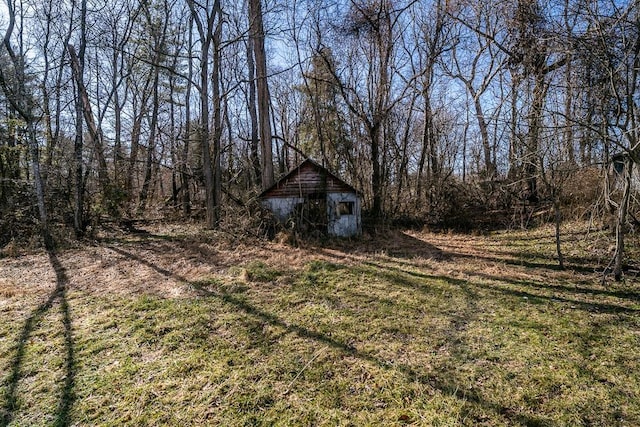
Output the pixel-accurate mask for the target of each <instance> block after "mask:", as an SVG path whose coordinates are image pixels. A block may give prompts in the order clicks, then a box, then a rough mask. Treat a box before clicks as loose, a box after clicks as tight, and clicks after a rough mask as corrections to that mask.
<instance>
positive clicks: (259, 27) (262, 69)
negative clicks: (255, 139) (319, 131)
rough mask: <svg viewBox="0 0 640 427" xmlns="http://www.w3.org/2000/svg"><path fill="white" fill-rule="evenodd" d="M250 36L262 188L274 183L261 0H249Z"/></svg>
mask: <svg viewBox="0 0 640 427" xmlns="http://www.w3.org/2000/svg"><path fill="white" fill-rule="evenodd" d="M249 20H250V22H249V36H250V38H251V41H252V42H253V52H254V54H255V60H256V77H257V78H256V83H257V84H256V86H257V95H258V118H259V123H260V145H261V149H262V188H269V187H271V186H272V185H273V181H274V175H273V151H272V141H271V119H270V118H269V103H270V101H269V85H268V82H267V57H266V54H265V49H264V38H265V36H264V26H263V23H262V4H261V0H249Z"/></svg>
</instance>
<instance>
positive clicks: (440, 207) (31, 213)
mask: <svg viewBox="0 0 640 427" xmlns="http://www.w3.org/2000/svg"><path fill="white" fill-rule="evenodd" d="M0 11H1V14H0V31H2V34H3V44H2V47H1V49H0V64H1V66H0V89H1V90H0V246H2V245H5V244H7V243H8V242H10V241H11V240H12V239H21V238H23V237H24V234H25V233H27V231H25V230H34V229H37V230H41V231H42V232H43V236H44V237H45V241H47V244H51V243H52V242H49V241H48V240H49V239H51V235H52V234H51V232H52V230H53V231H54V233H53V234H54V235H55V232H57V233H60V232H61V231H60V230H73V232H74V233H75V235H76V236H77V237H82V236H83V235H86V233H87V232H88V231H89V230H90V229H91V228H92V227H93V225H94V224H96V223H99V222H101V221H105V220H114V219H115V220H122V219H134V218H171V219H181V218H185V219H186V218H195V219H197V218H201V219H203V220H204V223H205V226H206V227H208V228H216V227H220V226H221V224H224V223H225V221H231V220H232V219H233V218H237V217H238V216H239V215H246V216H251V215H257V216H259V211H258V210H257V209H256V208H255V205H256V203H255V200H256V196H257V195H258V194H259V193H260V191H261V189H263V188H266V187H268V186H269V185H271V184H272V183H273V182H274V180H276V179H277V178H278V177H279V176H281V175H282V174H284V173H285V172H286V171H288V170H289V169H290V168H292V167H294V166H296V165H297V164H298V163H299V162H301V161H302V160H303V159H304V158H306V157H311V158H313V159H315V160H316V161H318V162H319V163H322V164H324V165H325V166H326V167H327V168H329V169H330V170H332V171H333V172H335V173H336V174H338V175H340V176H341V177H343V178H344V179H345V180H346V181H348V182H350V183H352V184H353V185H354V186H355V187H356V188H358V189H359V190H361V191H362V193H363V196H364V206H365V209H366V211H367V212H368V216H369V218H371V219H372V220H373V219H376V220H381V219H382V220H385V221H407V222H408V221H411V222H414V223H421V224H431V225H434V226H442V227H451V228H456V227H461V228H466V229H473V228H485V227H494V226H518V227H520V226H527V225H530V224H532V223H534V222H535V221H545V220H547V221H553V220H555V221H556V222H557V223H558V224H559V223H560V221H561V220H562V218H568V217H572V218H582V219H594V218H595V219H596V220H597V221H598V222H599V223H601V224H606V225H607V226H609V227H611V230H612V231H615V237H612V242H613V241H614V239H615V242H616V248H617V249H616V251H615V255H614V256H613V258H614V260H613V261H614V262H613V263H612V266H613V268H614V270H615V273H616V276H617V277H620V275H621V274H622V266H623V264H624V250H623V248H624V236H625V233H629V232H632V231H633V227H637V226H638V224H639V222H638V218H639V216H640V214H639V212H640V205H639V203H638V200H637V194H638V186H639V180H638V178H637V172H636V170H637V169H638V163H640V142H639V139H638V137H639V133H640V127H639V126H640V3H639V2H637V1H635V0H631V1H618V0H589V1H584V0H518V1H511V0H509V1H507V0H487V1H484V0H483V1H478V0H429V1H422V0H420V1H415V0H413V1H410V0H405V1H400V0H350V1H342V0H330V1H308V0H267V1H264V0H248V1H240V2H232V1H226V0H202V1H195V0H109V1H106V0H62V1H60V0H55V1H54V0H6V5H5V6H4V7H3V9H0ZM634 168H635V170H634Z"/></svg>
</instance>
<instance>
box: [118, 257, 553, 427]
mask: <svg viewBox="0 0 640 427" xmlns="http://www.w3.org/2000/svg"><path fill="white" fill-rule="evenodd" d="M108 248H109V249H111V250H112V251H114V252H116V253H118V254H120V255H122V256H124V257H127V258H129V259H131V260H135V261H137V262H139V263H140V264H142V265H144V266H147V267H150V268H152V269H154V270H155V271H157V272H158V273H160V274H162V275H164V276H166V277H171V278H173V279H176V280H179V281H182V282H185V283H188V284H189V285H190V286H191V287H192V288H193V289H194V290H195V291H196V292H197V293H198V294H199V295H200V296H201V297H206V298H211V299H216V300H219V301H221V302H223V303H224V304H226V305H227V306H229V307H230V308H231V309H233V310H236V311H240V312H242V313H244V314H245V315H247V316H250V317H252V318H254V319H256V320H258V321H259V322H262V323H265V324H268V325H271V326H275V327H278V328H281V329H282V330H284V331H287V333H293V334H295V335H297V336H298V337H300V338H304V339H309V340H313V341H315V342H317V343H320V344H323V345H327V346H329V347H331V348H334V349H336V350H338V351H340V352H342V353H343V354H345V355H349V356H352V357H355V358H358V359H360V360H363V361H366V362H369V363H372V364H375V365H377V366H379V367H380V368H382V369H385V370H395V371H397V372H399V373H401V374H402V375H404V376H405V378H406V379H407V381H408V382H418V383H421V384H424V385H428V386H430V387H433V388H434V389H436V390H439V391H440V392H442V393H443V394H445V395H449V396H453V397H455V398H457V399H460V400H461V401H463V402H466V403H468V404H471V405H475V406H478V407H480V408H482V410H484V411H489V412H493V413H494V414H496V416H498V417H504V418H505V419H506V420H507V422H509V423H512V424H516V423H517V424H524V425H530V426H536V425H545V423H546V420H545V419H544V418H543V417H536V416H530V415H527V414H522V413H519V412H518V411H517V410H516V409H513V408H508V407H504V406H502V405H499V404H497V403H494V402H491V401H488V400H486V399H485V398H484V397H483V396H481V395H480V394H479V393H477V392H476V391H474V390H468V389H465V388H464V387H462V386H460V385H459V384H457V383H456V382H455V381H454V380H452V379H451V378H448V377H445V375H442V376H439V375H436V374H433V373H428V372H426V371H425V370H424V369H422V368H421V367H414V366H411V365H408V364H404V363H396V362H394V361H391V362H390V361H387V360H384V359H382V358H380V357H378V356H377V355H375V354H374V353H373V352H370V351H366V350H361V349H358V348H357V347H356V346H355V345H353V344H350V343H349V342H345V341H342V340H340V339H336V338H334V337H332V336H330V335H327V334H325V333H322V332H318V331H316V330H313V329H311V328H309V327H306V326H303V325H299V324H296V323H292V322H289V321H287V320H286V319H283V318H281V317H279V316H278V315H276V314H274V313H271V312H269V311H267V310H265V309H263V308H261V307H259V306H256V305H254V304H252V303H250V302H248V301H246V300H245V299H244V298H243V297H239V296H237V295H234V294H233V293H231V292H225V291H221V290H212V289H210V288H209V283H207V282H189V281H187V280H186V279H185V278H184V277H182V276H180V275H178V274H174V273H172V272H171V271H169V270H167V269H165V268H161V267H159V266H156V265H155V264H154V263H153V262H151V261H149V260H146V259H144V258H142V257H140V256H138V255H136V254H134V253H132V252H129V251H125V250H123V249H121V248H118V247H113V246H108ZM460 327H463V326H462V325H460ZM258 329H260V328H258Z"/></svg>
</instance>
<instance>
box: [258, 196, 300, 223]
mask: <svg viewBox="0 0 640 427" xmlns="http://www.w3.org/2000/svg"><path fill="white" fill-rule="evenodd" d="M298 203H304V199H303V198H302V197H289V198H280V197H273V198H271V199H264V200H263V201H262V206H263V207H264V208H266V209H269V210H270V211H271V212H273V215H274V216H275V217H276V218H277V219H278V221H280V222H281V223H285V222H286V221H287V218H289V215H290V214H291V212H293V210H294V209H295V207H296V205H297V204H298Z"/></svg>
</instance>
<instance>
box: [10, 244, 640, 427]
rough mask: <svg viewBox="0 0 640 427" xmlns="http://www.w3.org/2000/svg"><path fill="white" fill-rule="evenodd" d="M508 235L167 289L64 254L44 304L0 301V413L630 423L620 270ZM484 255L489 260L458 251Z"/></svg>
mask: <svg viewBox="0 0 640 427" xmlns="http://www.w3.org/2000/svg"><path fill="white" fill-rule="evenodd" d="M509 236H511V238H513V239H512V240H513V243H511V240H510V237H509ZM524 237H526V236H523V235H521V234H512V235H509V234H501V235H498V236H490V237H486V238H484V237H483V238H482V239H479V238H478V239H476V240H477V246H476V248H484V250H485V253H486V258H487V260H481V261H477V260H475V261H474V260H472V259H470V258H460V259H457V258H455V257H454V258H453V259H451V260H448V261H446V263H448V264H446V265H443V266H442V267H443V269H444V270H447V271H450V274H446V273H443V269H441V268H440V266H439V265H438V264H437V263H433V265H434V267H429V266H428V265H431V264H427V263H424V262H422V263H421V262H420V260H415V261H414V260H413V259H412V258H410V257H404V256H403V257H399V256H398V257H395V256H393V255H389V256H375V255H372V256H371V257H369V258H367V259H362V260H360V261H356V262H350V263H346V262H340V261H332V262H329V261H324V260H318V259H312V258H310V259H309V261H308V262H307V263H306V264H304V265H302V266H298V267H297V268H293V267H292V268H291V269H286V270H285V269H282V268H277V267H274V266H272V265H270V264H269V263H268V261H253V260H248V263H247V264H246V266H245V267H244V268H245V270H246V274H247V276H248V279H249V280H248V281H242V280H240V279H239V278H238V277H236V276H237V275H235V274H232V275H230V276H216V275H214V274H211V275H209V276H207V277H202V278H201V279H200V280H197V281H194V282H191V283H189V284H188V285H189V287H190V289H191V290H192V291H193V292H192V294H190V295H188V296H183V297H180V298H167V297H162V296H155V295H125V294H113V295H105V294H94V293H91V292H89V291H87V290H79V289H74V288H73V286H72V282H73V280H72V274H71V272H70V271H68V275H69V277H71V279H70V282H71V283H69V286H70V287H69V290H67V291H65V292H58V293H57V294H52V295H51V301H50V302H49V304H41V303H42V301H44V300H46V298H48V297H49V295H42V299H41V300H37V301H36V300H34V299H20V298H18V297H15V298H5V299H4V300H3V301H2V304H1V305H0V425H12V426H22V425H69V424H70V425H105V426H121V425H131V426H139V425H179V426H189V425H193V426H196V425H207V424H208V425H225V426H244V425H320V426H325V425H326V426H334V425H343V426H348V425H358V426H359V425H390V426H393V425H396V426H402V425H429V426H456V425H469V426H476V425H489V426H498V425H530V426H556V425H567V426H569V425H570V426H581V425H582V426H593V425H599V426H610V425H629V426H632V425H640V403H639V402H640V356H639V354H640V353H639V352H638V348H639V347H640V306H639V301H640V292H639V290H638V283H633V282H628V283H627V284H626V286H627V288H626V289H625V290H622V289H619V288H606V287H603V286H601V285H600V284H599V277H597V276H593V277H591V278H589V277H585V276H580V277H579V280H578V278H576V280H575V281H573V280H572V279H571V278H570V277H571V276H566V275H564V274H560V273H559V272H555V271H554V270H550V269H546V268H545V267H544V265H547V264H549V265H550V264H551V263H552V260H551V261H550V260H549V257H550V256H552V250H553V244H552V241H551V242H550V238H549V237H545V236H541V237H540V236H535V238H533V239H529V240H527V239H525V238H524ZM452 238H454V237H452ZM460 240H461V241H464V240H465V239H464V238H461V239H460ZM131 244H132V245H133V244H134V243H131ZM550 251H551V252H550ZM498 253H506V254H509V255H510V256H509V258H505V260H506V261H508V260H514V259H515V260H518V261H522V262H525V263H524V264H523V263H512V264H509V263H507V262H506V261H504V262H503V263H502V264H501V262H502V261H500V260H498V259H497V257H498ZM523 253H528V254H531V257H529V258H526V259H525V258H524V257H523V256H522V254H523ZM492 257H493V258H496V264H495V265H498V266H499V267H500V268H501V270H500V273H496V272H494V271H492V270H489V271H484V270H482V269H481V268H479V267H478V265H476V264H474V263H475V262H479V263H488V262H489V261H488V259H490V258H492ZM526 262H529V263H530V264H532V265H528V264H526ZM443 263H444V261H443ZM533 264H544V265H539V266H537V267H536V266H535V265H533ZM492 265H493V264H492ZM576 265H577V264H576ZM525 273H526V274H528V275H529V276H527V277H523V275H524V274H525ZM281 277H287V278H288V279H287V280H286V281H282V280H278V279H279V278H281ZM59 278H60V275H59Z"/></svg>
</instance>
